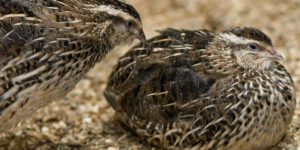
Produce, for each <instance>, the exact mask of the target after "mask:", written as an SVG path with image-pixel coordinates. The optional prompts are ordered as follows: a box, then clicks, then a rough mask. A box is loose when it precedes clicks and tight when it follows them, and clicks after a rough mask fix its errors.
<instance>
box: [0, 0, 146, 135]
mask: <svg viewBox="0 0 300 150" xmlns="http://www.w3.org/2000/svg"><path fill="white" fill-rule="evenodd" d="M136 38H138V39H141V40H144V39H145V36H144V33H143V30H142V23H141V19H140V17H139V14H138V13H137V11H136V10H135V9H134V8H133V7H132V6H131V5H129V4H127V3H125V2H123V1H119V0H0V132H3V131H6V130H7V129H9V128H10V127H12V126H14V125H16V124H17V123H18V122H20V121H23V120H26V119H27V118H29V117H30V116H32V114H33V113H34V112H35V111H36V110H37V109H38V108H41V107H42V106H45V105H47V104H48V103H50V102H51V101H53V100H58V99H60V98H63V97H64V96H65V95H66V94H67V93H68V92H69V91H70V90H72V89H73V87H74V86H75V85H76V84H77V83H78V81H80V79H82V78H83V77H84V75H85V74H86V73H87V72H88V71H89V70H90V69H91V68H92V67H93V66H94V64H95V63H97V62H99V61H100V60H101V59H102V58H103V57H104V56H105V54H106V53H108V52H109V51H110V50H111V49H113V48H114V47H115V46H117V45H122V44H128V43H131V42H132V41H133V40H134V39H136Z"/></svg>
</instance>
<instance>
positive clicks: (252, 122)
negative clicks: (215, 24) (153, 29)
mask: <svg viewBox="0 0 300 150" xmlns="http://www.w3.org/2000/svg"><path fill="white" fill-rule="evenodd" d="M282 59H283V57H282V56H281V55H280V54H279V53H278V52H277V51H276V50H275V49H274V47H273V45H272V42H271V40H270V38H269V37H268V36H267V35H266V34H264V33H263V32H261V31H260V30H258V29H256V28H253V27H241V28H240V27H237V28H232V29H228V30H225V31H223V32H221V33H219V34H215V33H213V32H210V31H207V30H194V31H190V30H176V29H167V30H164V31H161V32H160V35H158V36H156V37H154V38H152V39H150V40H148V41H146V43H145V44H144V45H141V44H140V45H137V46H135V47H134V48H133V49H131V50H130V51H129V52H128V53H126V54H125V55H124V56H123V57H121V58H120V59H119V62H118V64H117V66H116V67H115V69H114V71H113V72H112V73H111V75H110V78H109V82H108V85H107V88H106V91H105V96H106V98H107V100H108V102H109V104H110V105H111V106H112V107H113V108H114V109H115V111H116V114H117V116H118V118H119V119H120V120H122V121H123V123H124V124H125V125H127V126H128V127H130V128H131V129H132V130H133V131H134V132H135V133H136V134H137V135H139V136H141V137H142V138H144V139H146V140H147V141H148V142H149V143H151V144H153V145H156V146H160V147H162V148H171V149H173V148H179V149H181V148H187V149H190V148H194V149H203V150H208V149H228V150H254V149H268V148H270V147H272V146H274V145H276V144H277V143H278V142H279V141H280V140H281V139H282V137H283V136H284V135H285V133H286V131H287V128H288V125H289V124H290V122H291V119H292V115H293V112H294V109H295V103H296V100H295V88H294V84H293V80H292V78H291V76H290V75H289V73H288V72H287V70H286V69H285V67H284V66H283V65H282V64H281V63H280V61H281V60H282Z"/></svg>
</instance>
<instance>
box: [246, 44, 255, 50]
mask: <svg viewBox="0 0 300 150" xmlns="http://www.w3.org/2000/svg"><path fill="white" fill-rule="evenodd" d="M248 48H249V49H251V50H257V45H256V44H249V45H248Z"/></svg>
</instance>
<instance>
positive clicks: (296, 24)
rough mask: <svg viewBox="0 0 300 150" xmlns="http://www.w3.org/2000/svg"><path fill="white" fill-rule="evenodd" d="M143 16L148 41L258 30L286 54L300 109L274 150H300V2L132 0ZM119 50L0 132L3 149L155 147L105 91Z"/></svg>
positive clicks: (0, 146) (280, 0)
mask: <svg viewBox="0 0 300 150" xmlns="http://www.w3.org/2000/svg"><path fill="white" fill-rule="evenodd" d="M129 2H130V3H132V4H133V5H134V6H135V7H136V8H137V9H138V11H139V12H140V14H141V16H142V19H143V23H144V29H145V32H146V35H147V37H148V38H150V37H152V36H154V35H155V34H156V32H155V30H157V29H163V28H167V27H173V28H186V29H199V28H206V29H210V30H214V31H216V32H218V31H220V30H223V29H225V28H228V27H235V26H255V27H258V28H260V29H261V30H263V31H264V32H266V33H267V34H268V35H269V36H270V37H271V38H272V40H273V43H274V44H275V46H276V48H277V49H278V50H279V51H280V52H281V53H283V54H284V56H285V59H286V61H285V65H286V66H287V68H288V70H289V71H290V73H291V74H292V77H293V79H294V81H295V86H296V90H297V97H298V105H297V110H296V112H295V116H294V119H293V122H292V124H291V126H290V129H289V131H288V134H287V136H286V137H285V138H284V140H283V141H282V142H281V143H280V144H279V145H278V146H276V147H274V148H273V149H274V150H276V149H289V150H296V149H297V147H298V149H300V106H299V103H300V101H299V94H300V42H299V41H300V9H299V8H300V1H299V0H264V1H261V0H228V1H219V0H189V1H186V0H163V1H162V0H148V1H141V0H129ZM126 50H128V47H122V48H116V49H115V50H114V51H113V52H111V53H110V54H109V55H108V56H107V57H106V58H105V59H104V60H103V61H102V62H101V63H100V64H97V65H96V67H95V68H94V69H93V70H91V71H90V72H89V74H88V75H87V77H86V78H85V79H83V80H82V81H81V82H80V83H79V84H78V85H77V86H76V88H75V89H74V90H73V91H72V92H71V93H69V94H68V96H67V97H66V98H65V99H63V100H59V101H57V102H54V103H52V104H50V105H48V106H47V107H44V108H42V109H40V110H39V111H38V112H36V113H35V115H34V116H33V117H32V118H31V119H30V120H28V121H26V122H24V123H22V124H21V125H19V126H18V127H15V128H13V129H12V130H11V131H9V132H8V133H5V134H4V133H2V134H0V149H109V150H115V149H155V148H152V147H150V146H148V145H147V144H146V143H144V142H143V141H141V140H139V138H138V137H136V136H135V135H133V134H131V133H130V132H127V131H125V130H124V129H122V128H120V127H119V126H118V125H117V124H116V123H115V121H114V119H113V116H114V111H113V110H112V108H110V107H109V106H108V104H107V103H106V101H105V99H104V97H103V94H102V92H103V90H104V88H105V83H106V81H107V77H108V75H109V73H110V71H111V69H112V67H113V65H114V64H115V63H116V61H117V58H118V57H119V56H121V55H122V54H124V53H125V52H126Z"/></svg>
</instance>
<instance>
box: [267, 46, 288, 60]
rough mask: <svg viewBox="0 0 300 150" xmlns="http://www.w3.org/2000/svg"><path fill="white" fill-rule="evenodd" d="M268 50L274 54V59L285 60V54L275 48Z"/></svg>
mask: <svg viewBox="0 0 300 150" xmlns="http://www.w3.org/2000/svg"><path fill="white" fill-rule="evenodd" d="M267 51H268V52H269V53H270V54H271V55H272V56H273V58H274V59H276V60H278V61H284V58H283V56H282V55H281V54H280V53H279V52H278V51H277V50H275V49H274V48H271V49H268V50H267Z"/></svg>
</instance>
